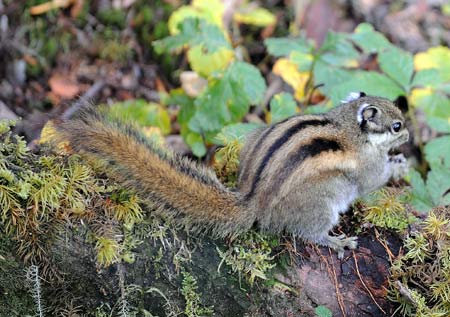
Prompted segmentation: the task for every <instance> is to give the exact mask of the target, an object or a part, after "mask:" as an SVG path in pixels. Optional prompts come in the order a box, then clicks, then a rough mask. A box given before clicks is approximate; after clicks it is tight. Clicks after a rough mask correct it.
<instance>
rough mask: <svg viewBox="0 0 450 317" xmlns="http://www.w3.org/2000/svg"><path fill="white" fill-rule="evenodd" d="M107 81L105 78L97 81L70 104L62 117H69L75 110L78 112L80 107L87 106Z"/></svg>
mask: <svg viewBox="0 0 450 317" xmlns="http://www.w3.org/2000/svg"><path fill="white" fill-rule="evenodd" d="M105 84H106V83H105V82H104V81H103V80H100V81H97V82H96V83H95V84H94V85H92V86H91V88H89V89H88V90H87V91H86V92H85V93H84V94H83V96H81V97H80V98H79V99H78V100H77V101H76V102H74V103H73V104H72V106H70V108H68V109H67V110H66V111H64V113H63V114H62V119H64V120H66V119H69V118H70V117H71V116H72V115H73V114H74V113H75V112H77V111H78V110H79V109H80V108H83V107H86V106H87V105H88V104H89V102H90V101H91V100H92V99H94V97H95V96H96V95H97V94H98V92H99V91H100V90H102V89H103V87H104V86H105Z"/></svg>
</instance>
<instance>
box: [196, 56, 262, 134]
mask: <svg viewBox="0 0 450 317" xmlns="http://www.w3.org/2000/svg"><path fill="white" fill-rule="evenodd" d="M265 90H266V84H265V81H264V78H263V77H262V75H261V73H260V72H259V70H258V69H257V68H256V67H254V66H252V65H250V64H248V63H244V62H234V63H233V64H231V66H230V67H229V68H228V69H227V70H226V71H225V73H224V74H223V77H222V78H219V79H217V80H215V81H212V82H211V83H210V85H209V86H208V88H206V89H205V91H204V92H203V93H202V94H201V95H200V96H199V97H198V98H197V100H196V101H195V105H196V107H197V111H196V113H195V115H194V116H193V117H192V119H191V120H190V122H189V128H190V129H191V130H192V131H195V132H198V133H204V132H215V133H217V132H219V131H220V130H221V129H222V127H223V126H225V125H227V124H230V123H233V122H238V121H240V120H241V119H242V118H243V117H244V115H245V114H246V113H247V112H248V110H249V107H250V105H254V104H258V103H260V102H261V101H262V99H263V97H264V92H265Z"/></svg>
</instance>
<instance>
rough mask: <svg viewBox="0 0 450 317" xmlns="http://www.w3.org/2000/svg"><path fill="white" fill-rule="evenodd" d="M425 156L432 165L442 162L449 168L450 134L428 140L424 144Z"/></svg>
mask: <svg viewBox="0 0 450 317" xmlns="http://www.w3.org/2000/svg"><path fill="white" fill-rule="evenodd" d="M425 158H426V160H427V161H428V162H429V163H430V165H431V166H432V167H433V166H434V165H441V164H443V165H444V166H447V167H448V168H450V136H448V135H447V136H442V137H439V138H436V139H433V140H431V141H430V142H428V143H427V144H426V145H425Z"/></svg>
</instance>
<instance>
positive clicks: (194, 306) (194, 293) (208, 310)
mask: <svg viewBox="0 0 450 317" xmlns="http://www.w3.org/2000/svg"><path fill="white" fill-rule="evenodd" d="M182 274H183V281H182V286H181V294H183V296H184V299H185V301H186V308H185V309H184V313H185V314H186V316H188V317H200V316H212V315H213V313H214V310H213V309H212V307H203V305H202V301H201V297H202V295H201V294H200V293H198V286H197V280H196V279H195V278H194V277H193V276H192V275H191V274H189V273H188V272H182Z"/></svg>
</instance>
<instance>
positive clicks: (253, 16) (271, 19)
mask: <svg viewBox="0 0 450 317" xmlns="http://www.w3.org/2000/svg"><path fill="white" fill-rule="evenodd" d="M233 18H234V20H235V21H236V22H239V23H244V24H251V25H256V26H268V25H272V24H275V22H276V21H277V19H276V17H275V15H274V14H273V13H271V12H270V11H269V10H267V9H264V8H254V7H253V6H252V5H251V4H250V5H247V6H241V7H240V8H239V9H238V10H237V11H236V12H235V13H234V17H233Z"/></svg>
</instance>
